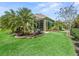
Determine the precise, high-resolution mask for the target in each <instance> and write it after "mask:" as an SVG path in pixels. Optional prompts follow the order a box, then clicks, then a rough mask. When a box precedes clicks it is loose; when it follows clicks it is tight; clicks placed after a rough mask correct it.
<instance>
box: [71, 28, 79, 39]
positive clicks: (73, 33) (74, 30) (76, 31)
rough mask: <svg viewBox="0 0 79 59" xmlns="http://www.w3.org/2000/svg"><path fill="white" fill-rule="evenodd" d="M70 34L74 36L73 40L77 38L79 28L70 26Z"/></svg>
mask: <svg viewBox="0 0 79 59" xmlns="http://www.w3.org/2000/svg"><path fill="white" fill-rule="evenodd" d="M71 35H72V36H74V38H75V40H79V28H72V29H71Z"/></svg>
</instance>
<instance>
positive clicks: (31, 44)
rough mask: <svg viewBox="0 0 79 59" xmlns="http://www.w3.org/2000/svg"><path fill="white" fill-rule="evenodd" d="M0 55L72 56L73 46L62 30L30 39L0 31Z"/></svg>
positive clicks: (73, 53) (73, 52)
mask: <svg viewBox="0 0 79 59" xmlns="http://www.w3.org/2000/svg"><path fill="white" fill-rule="evenodd" d="M0 55H2V56H3V55H9V56H13V55H14V56H24V55H25V56H29V55H31V56H72V55H75V50H74V46H73V44H72V41H71V39H70V38H68V37H67V36H66V33H64V32H51V33H46V34H44V35H41V36H39V37H36V38H32V39H16V38H15V37H14V36H12V35H10V34H9V33H8V32H5V31H0Z"/></svg>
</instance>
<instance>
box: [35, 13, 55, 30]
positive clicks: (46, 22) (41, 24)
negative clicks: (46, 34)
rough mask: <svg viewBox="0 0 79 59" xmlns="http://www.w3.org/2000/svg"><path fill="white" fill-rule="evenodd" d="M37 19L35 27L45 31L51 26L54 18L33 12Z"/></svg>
mask: <svg viewBox="0 0 79 59" xmlns="http://www.w3.org/2000/svg"><path fill="white" fill-rule="evenodd" d="M34 16H35V18H36V21H37V29H40V30H42V31H46V30H48V29H50V28H51V27H52V26H53V23H54V20H52V19H51V18H49V17H47V16H45V15H43V14H35V15H34Z"/></svg>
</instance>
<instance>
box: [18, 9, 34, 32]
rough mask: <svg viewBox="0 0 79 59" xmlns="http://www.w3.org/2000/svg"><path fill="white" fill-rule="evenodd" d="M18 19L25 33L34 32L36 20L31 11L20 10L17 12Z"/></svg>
mask: <svg viewBox="0 0 79 59" xmlns="http://www.w3.org/2000/svg"><path fill="white" fill-rule="evenodd" d="M17 15H18V19H20V22H21V23H20V24H21V27H22V28H23V31H24V33H29V32H32V31H33V30H34V25H35V18H34V16H33V14H32V12H31V10H29V9H27V8H20V9H18V11H17Z"/></svg>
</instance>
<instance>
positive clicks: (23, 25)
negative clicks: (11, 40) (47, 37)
mask: <svg viewBox="0 0 79 59" xmlns="http://www.w3.org/2000/svg"><path fill="white" fill-rule="evenodd" d="M0 19H1V25H2V27H3V28H6V29H11V31H12V32H18V33H29V32H33V31H34V26H35V18H34V16H33V14H32V12H31V10H29V9H27V8H20V9H18V10H17V11H14V10H12V9H10V10H9V11H5V14H4V15H3V16H1V17H0Z"/></svg>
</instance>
